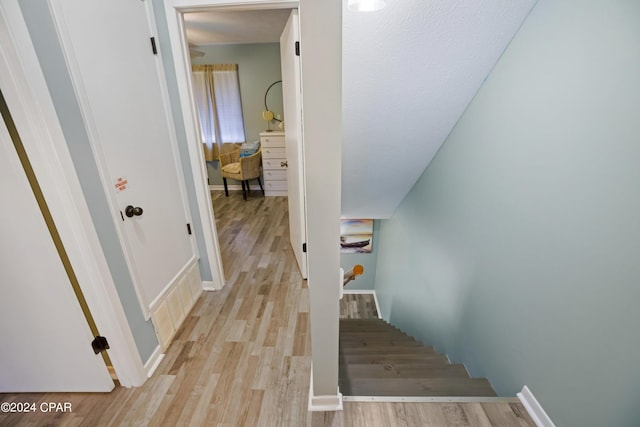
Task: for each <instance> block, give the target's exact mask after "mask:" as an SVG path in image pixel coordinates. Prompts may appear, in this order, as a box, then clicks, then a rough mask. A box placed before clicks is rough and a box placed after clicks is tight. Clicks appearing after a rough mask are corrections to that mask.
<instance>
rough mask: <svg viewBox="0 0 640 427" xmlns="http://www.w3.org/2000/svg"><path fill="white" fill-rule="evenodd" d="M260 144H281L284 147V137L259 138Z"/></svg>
mask: <svg viewBox="0 0 640 427" xmlns="http://www.w3.org/2000/svg"><path fill="white" fill-rule="evenodd" d="M260 142H262V143H265V144H272V143H277V144H282V145H284V135H278V136H272V135H269V136H261V137H260Z"/></svg>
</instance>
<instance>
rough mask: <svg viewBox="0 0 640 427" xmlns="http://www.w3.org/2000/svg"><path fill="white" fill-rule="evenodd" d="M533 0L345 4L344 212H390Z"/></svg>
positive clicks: (365, 214)
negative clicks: (368, 7)
mask: <svg viewBox="0 0 640 427" xmlns="http://www.w3.org/2000/svg"><path fill="white" fill-rule="evenodd" d="M534 3H535V0H511V1H510V0H457V1H456V0H429V1H425V0H387V7H386V8H385V9H383V10H381V11H377V12H368V13H356V12H351V11H349V10H347V9H346V8H345V10H344V12H343V147H342V154H343V156H342V214H343V216H344V217H345V218H388V217H390V216H391V215H392V214H393V212H394V211H395V209H396V208H397V207H398V205H399V204H400V202H402V200H403V199H404V197H405V196H406V195H407V193H408V192H409V191H410V190H411V188H412V187H413V185H414V184H415V182H416V181H417V179H418V178H419V177H420V175H421V174H422V172H423V171H424V169H425V168H426V167H427V165H428V164H429V162H430V161H431V159H432V158H433V157H434V155H435V154H436V152H437V151H438V149H439V148H440V146H441V145H442V143H443V142H444V140H445V139H446V138H447V136H448V134H449V133H450V132H451V130H452V128H453V126H454V125H455V124H456V122H457V120H458V119H459V118H460V116H461V115H462V113H463V112H464V110H465V108H466V107H467V105H469V102H470V101H471V99H472V98H473V96H474V94H475V93H476V92H477V90H478V89H479V88H480V86H481V85H482V83H483V81H484V80H485V78H486V77H487V75H488V74H489V72H490V71H491V69H492V68H493V66H494V64H495V63H496V62H497V60H498V59H499V57H500V55H501V54H502V52H503V51H504V49H505V48H506V46H507V45H508V43H509V42H510V41H511V39H512V38H513V36H514V35H515V33H516V32H517V30H518V29H519V28H520V25H521V24H522V22H523V21H524V19H525V18H526V16H527V15H528V13H529V11H530V10H531V8H532V7H533V5H534Z"/></svg>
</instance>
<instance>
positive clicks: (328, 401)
mask: <svg viewBox="0 0 640 427" xmlns="http://www.w3.org/2000/svg"><path fill="white" fill-rule="evenodd" d="M336 393H337V394H335V395H326V396H314V395H313V367H312V368H311V379H310V380H309V405H308V410H309V411H311V412H323V411H342V410H343V409H344V407H343V405H342V393H340V390H336Z"/></svg>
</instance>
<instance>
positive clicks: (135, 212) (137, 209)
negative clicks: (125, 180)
mask: <svg viewBox="0 0 640 427" xmlns="http://www.w3.org/2000/svg"><path fill="white" fill-rule="evenodd" d="M124 214H125V215H126V216H128V217H129V218H132V217H133V216H134V215H135V216H140V215H142V208H141V207H135V208H134V207H133V206H131V205H129V206H127V207H126V208H125V209H124Z"/></svg>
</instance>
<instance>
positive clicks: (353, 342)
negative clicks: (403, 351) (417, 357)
mask: <svg viewBox="0 0 640 427" xmlns="http://www.w3.org/2000/svg"><path fill="white" fill-rule="evenodd" d="M340 346H341V347H343V348H354V347H369V348H378V347H394V346H403V347H424V346H423V345H422V344H420V343H418V342H416V341H414V340H412V339H408V338H404V337H391V338H389V337H387V338H378V339H375V340H369V339H366V338H365V339H362V338H354V339H340Z"/></svg>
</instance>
